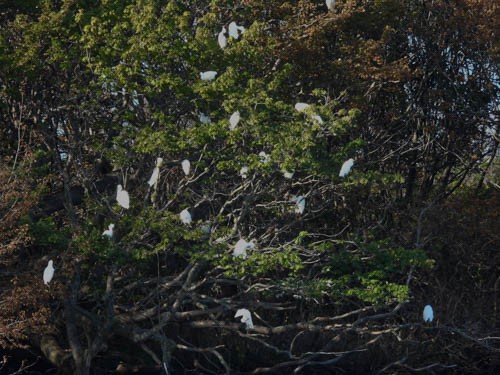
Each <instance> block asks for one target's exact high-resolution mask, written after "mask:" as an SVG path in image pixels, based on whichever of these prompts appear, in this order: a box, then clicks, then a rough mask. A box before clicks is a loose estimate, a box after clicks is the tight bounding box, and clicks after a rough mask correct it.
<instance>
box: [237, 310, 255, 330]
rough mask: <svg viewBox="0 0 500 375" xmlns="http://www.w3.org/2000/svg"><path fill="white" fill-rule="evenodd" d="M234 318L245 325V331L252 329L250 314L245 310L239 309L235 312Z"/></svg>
mask: <svg viewBox="0 0 500 375" xmlns="http://www.w3.org/2000/svg"><path fill="white" fill-rule="evenodd" d="M234 317H235V318H239V317H241V322H242V323H245V325H246V326H247V329H253V322H252V314H251V313H250V311H248V310H247V309H239V310H238V311H236V314H235V315H234Z"/></svg>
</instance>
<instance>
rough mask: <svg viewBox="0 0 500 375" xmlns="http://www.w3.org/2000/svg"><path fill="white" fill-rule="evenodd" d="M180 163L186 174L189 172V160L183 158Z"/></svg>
mask: <svg viewBox="0 0 500 375" xmlns="http://www.w3.org/2000/svg"><path fill="white" fill-rule="evenodd" d="M181 165H182V171H183V172H184V174H185V175H186V176H187V175H188V174H189V172H190V171H191V163H190V162H189V160H187V159H184V160H183V161H182V163H181Z"/></svg>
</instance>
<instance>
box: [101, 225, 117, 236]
mask: <svg viewBox="0 0 500 375" xmlns="http://www.w3.org/2000/svg"><path fill="white" fill-rule="evenodd" d="M114 227H115V224H109V225H108V229H106V230H105V231H104V232H102V235H103V236H106V237H108V238H112V237H113V228H114Z"/></svg>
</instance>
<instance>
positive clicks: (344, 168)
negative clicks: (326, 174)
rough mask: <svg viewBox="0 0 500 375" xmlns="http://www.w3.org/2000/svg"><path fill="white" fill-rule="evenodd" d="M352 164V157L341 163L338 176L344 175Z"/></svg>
mask: <svg viewBox="0 0 500 375" xmlns="http://www.w3.org/2000/svg"><path fill="white" fill-rule="evenodd" d="M353 165H354V159H352V158H351V159H349V160H347V161H345V162H344V164H342V168H340V173H339V177H344V176H346V175H347V174H348V173H349V172H350V171H351V168H352V166H353Z"/></svg>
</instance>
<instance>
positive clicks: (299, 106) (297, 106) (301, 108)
mask: <svg viewBox="0 0 500 375" xmlns="http://www.w3.org/2000/svg"><path fill="white" fill-rule="evenodd" d="M308 107H309V104H307V103H297V104H295V110H296V111H298V112H304V111H305V110H306V108H308Z"/></svg>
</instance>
